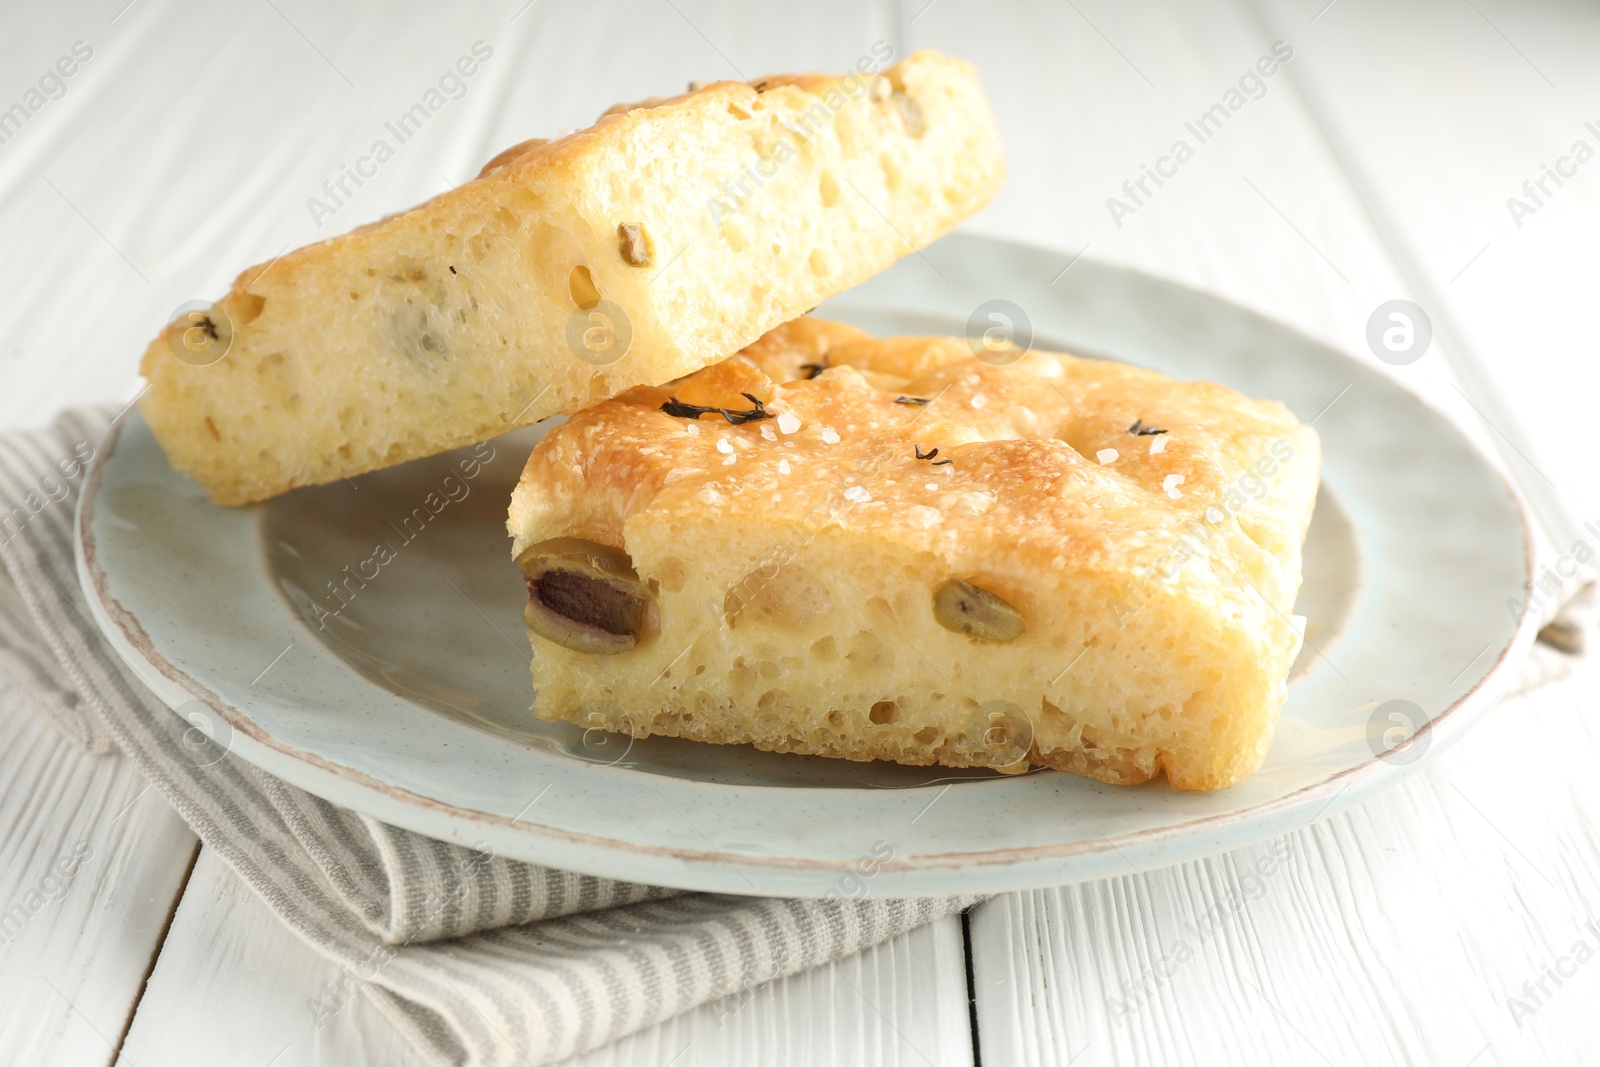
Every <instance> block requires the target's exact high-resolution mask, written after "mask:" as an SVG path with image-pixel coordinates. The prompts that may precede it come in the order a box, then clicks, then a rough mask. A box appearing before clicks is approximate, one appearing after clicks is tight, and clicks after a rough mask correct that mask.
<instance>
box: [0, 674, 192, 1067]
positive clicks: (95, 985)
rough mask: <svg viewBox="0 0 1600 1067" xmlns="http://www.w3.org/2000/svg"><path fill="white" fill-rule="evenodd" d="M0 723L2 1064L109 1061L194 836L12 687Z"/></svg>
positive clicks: (0, 699)
mask: <svg viewBox="0 0 1600 1067" xmlns="http://www.w3.org/2000/svg"><path fill="white" fill-rule="evenodd" d="M0 734H3V735H4V737H5V739H6V743H5V745H4V746H3V747H0V1062H4V1063H15V1064H28V1065H29V1067H44V1065H48V1064H63V1065H72V1067H80V1065H84V1064H96V1063H100V1064H109V1063H110V1062H111V1060H112V1054H113V1050H114V1049H115V1047H116V1045H117V1042H118V1041H119V1040H120V1038H121V1036H122V1032H123V1028H124V1027H125V1026H126V1025H127V1023H128V1020H129V1018H130V1016H131V1013H132V1011H133V1007H134V1005H135V1003H136V1001H137V1000H138V997H139V994H140V983H141V981H142V979H143V978H144V975H145V972H146V971H147V970H148V968H149V967H150V965H151V963H152V960H153V958H154V954H155V952H156V951H157V949H158V948H159V947H160V941H161V934H162V931H163V928H164V926H165V925H166V921H167V916H168V914H169V912H170V911H171V909H172V907H173V906H174V905H175V904H176V902H177V896H178V893H179V892H180V891H181V889H182V886H183V879H184V875H185V873H186V871H187V868H188V865H189V860H190V857H191V856H192V855H193V854H194V849H195V847H196V841H195V838H194V835H193V834H191V833H190V832H189V830H188V828H187V827H186V826H184V825H183V822H182V820H180V819H179V818H178V816H177V813H176V812H174V811H173V810H172V808H171V807H169V806H168V805H167V803H166V801H164V800H163V799H162V798H161V797H160V795H159V794H157V793H155V792H153V791H149V790H147V787H146V784H145V782H144V780H143V779H142V778H141V777H140V775H139V773H138V771H136V770H135V769H134V768H133V767H132V766H131V765H130V764H129V763H128V762H127V761H125V760H122V759H119V758H116V757H101V756H90V755H85V754H84V753H82V752H80V751H78V750H77V748H76V747H75V746H74V745H73V744H72V743H71V742H69V741H67V740H66V739H65V738H64V737H62V736H61V735H60V734H58V733H57V732H56V731H55V729H54V728H53V727H52V726H51V725H50V724H49V723H48V722H46V721H45V720H44V719H43V717H42V716H41V715H40V714H39V712H38V711H37V709H35V708H34V707H32V706H30V705H29V703H28V702H27V700H26V699H25V698H24V697H23V696H22V695H21V694H20V693H18V692H17V691H15V690H13V689H10V688H0Z"/></svg>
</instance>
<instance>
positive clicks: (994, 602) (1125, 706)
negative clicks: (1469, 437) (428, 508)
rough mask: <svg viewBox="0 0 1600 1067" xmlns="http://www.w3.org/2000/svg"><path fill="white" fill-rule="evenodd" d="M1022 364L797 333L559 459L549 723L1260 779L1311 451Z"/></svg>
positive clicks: (547, 587) (620, 411)
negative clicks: (1258, 773) (1255, 775)
mask: <svg viewBox="0 0 1600 1067" xmlns="http://www.w3.org/2000/svg"><path fill="white" fill-rule="evenodd" d="M1018 355H1019V354H1018V353H1017V352H1015V351H1014V350H1007V351H1004V352H1002V353H1000V354H995V353H985V354H984V358H978V357H976V356H974V355H973V353H972V351H971V350H970V349H969V348H968V346H967V344H966V343H965V342H964V341H960V340H955V339H950V338H922V337H901V338H892V339H887V340H875V339H872V338H870V337H867V336H866V335H864V334H862V333H861V332H860V331H858V330H855V329H853V328H850V327H845V326H839V325H834V324H830V323H824V322H819V321H816V320H813V319H809V318H802V319H800V320H797V321H795V322H792V323H789V324H787V325H785V326H783V327H780V328H779V329H777V330H775V331H773V332H772V333H770V334H768V335H767V336H766V337H764V338H762V339H761V341H759V342H758V343H756V344H755V345H752V346H750V347H749V348H748V349H746V350H745V351H744V352H742V353H740V354H739V355H738V356H736V357H735V358H732V359H730V360H727V361H726V362H724V363H721V364H718V365H716V366H713V367H709V368H707V369H705V370H702V371H699V372H697V373H695V374H692V375H689V376H688V377H686V378H683V379H681V380H679V381H676V382H672V383H670V384H668V385H666V386H664V387H662V388H660V389H655V388H638V389H633V390H630V391H629V392H627V393H625V394H623V395H621V396H619V397H617V398H615V399H612V400H609V401H607V402H605V403H603V404H599V405H597V406H595V407H593V408H590V409H589V410H587V411H584V412H581V413H580V414H578V415H576V416H574V417H573V418H572V419H571V420H570V421H568V422H567V423H565V424H564V425H561V426H559V427H556V428H555V429H553V430H552V431H551V432H550V434H549V435H548V436H547V437H546V438H545V439H544V440H543V441H542V442H541V443H540V444H539V445H538V447H537V448H536V449H535V450H534V452H533V455H532V456H531V457H530V458H529V460H528V465H527V468H526V470H525V471H524V473H523V475H522V480H521V483H520V484H519V485H518V487H517V489H516V492H515V494H514V495H513V497H512V502H511V512H510V519H509V528H510V530H511V534H512V536H513V538H514V542H515V543H514V551H515V553H516V554H517V557H518V561H519V563H520V564H521V566H522V568H523V572H524V575H525V576H526V578H527V582H528V586H529V592H530V599H529V603H528V608H527V612H526V615H525V621H526V622H527V624H528V626H529V629H530V633H531V637H532V641H533V645H534V648H535V652H536V655H535V662H534V682H535V687H536V690H537V694H536V699H535V704H534V709H535V711H536V713H537V714H538V715H539V716H540V717H542V718H545V719H550V720H559V719H565V720H571V721H573V722H576V723H579V724H582V725H584V726H586V727H598V728H602V729H606V730H612V731H618V732H622V733H628V734H632V735H634V736H644V735H649V734H667V735H675V736H680V737H688V738H695V739H697V740H701V741H713V742H724V743H745V742H748V743H751V744H754V745H756V746H757V747H759V748H764V749H771V750H775V751H779V752H804V753H816V754H821V755H827V756H842V757H845V758H848V759H857V760H871V759H884V760H895V761H898V762H901V763H910V764H931V763H940V764H946V765H950V766H958V767H991V768H995V769H997V770H1002V771H1013V772H1015V771H1021V770H1025V769H1026V768H1027V767H1029V766H1030V765H1043V766H1048V767H1054V768H1057V769H1060V770H1065V771H1072V772H1075V773H1079V774H1086V775H1090V776H1092V777H1094V778H1098V779H1100V780H1101V781H1105V782H1113V783H1124V784H1126V783H1137V782H1143V781H1146V780H1148V779H1150V778H1152V777H1154V776H1155V775H1157V774H1160V773H1162V772H1165V773H1166V775H1167V777H1168V779H1169V780H1170V781H1171V783H1172V784H1173V785H1174V786H1176V787H1177V788H1179V789H1215V788H1220V787H1223V786H1228V785H1231V784H1233V783H1235V782H1237V781H1239V780H1240V779H1241V778H1243V777H1245V776H1246V775H1248V774H1249V773H1250V772H1251V771H1253V770H1255V769H1256V767H1258V766H1259V765H1260V763H1261V761H1262V759H1263V758H1264V757H1265V755H1266V751H1267V747H1268V745H1269V743H1270V742H1271V739H1272V731H1273V725H1274V722H1275V720H1276V718H1277V715H1278V711H1279V709H1280V708H1281V707H1282V705H1283V702H1284V699H1285V693H1286V684H1285V679H1286V676H1287V674H1288V671H1289V667H1290V664H1291V662H1292V661H1293V660H1294V657H1295V655H1296V653H1297V651H1298V650H1299V648H1300V643H1301V634H1300V632H1299V628H1298V627H1297V626H1296V624H1295V623H1294V622H1293V621H1292V616H1291V614H1290V613H1291V610H1292V605H1293V602H1294V598H1295V593H1296V591H1297V590H1298V588H1299V585H1300V550H1301V543H1302V540H1303V538H1304V536H1305V532H1306V528H1307V525H1308V523H1309V522H1310V517H1311V510H1312V507H1313V505H1314V502H1315V497H1316V492H1317V483H1318V469H1319V464H1320V449H1319V445H1318V441H1317V436H1316V434H1315V432H1314V431H1313V430H1312V429H1311V428H1310V427H1309V426H1306V425H1303V424H1302V423H1301V422H1300V421H1299V420H1297V419H1296V418H1295V417H1294V416H1293V415H1292V414H1290V413H1289V411H1288V410H1287V409H1285V408H1284V407H1283V406H1282V405H1281V404H1277V403H1272V402H1267V401H1261V400H1252V399H1249V398H1247V397H1244V396H1241V395H1239V394H1238V393H1235V392H1233V391H1232V390H1229V389H1225V388H1223V387H1221V386H1217V385H1211V384H1207V383H1202V382H1178V381H1174V380H1172V379H1170V378H1167V377H1165V376H1163V375H1160V374H1156V373H1154V372H1151V371H1147V370H1141V369H1138V368H1134V367H1130V366H1125V365H1122V364H1118V363H1110V362H1103V361H1099V360H1087V359H1078V358H1075V357H1072V356H1066V355H1055V354H1051V353H1046V352H1029V353H1026V354H1021V355H1020V358H1016V359H1015V362H1011V363H1009V364H1007V363H1006V360H1007V359H1010V358H1012V357H1015V356H1018ZM663 405H665V407H664V406H663Z"/></svg>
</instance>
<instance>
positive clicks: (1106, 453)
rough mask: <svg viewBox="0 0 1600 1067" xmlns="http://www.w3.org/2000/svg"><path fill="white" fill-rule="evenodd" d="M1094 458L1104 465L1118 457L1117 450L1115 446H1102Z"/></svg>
mask: <svg viewBox="0 0 1600 1067" xmlns="http://www.w3.org/2000/svg"><path fill="white" fill-rule="evenodd" d="M1094 458H1095V459H1097V460H1099V461H1100V465H1101V466H1102V467H1103V466H1105V465H1106V464H1107V463H1110V462H1112V461H1113V460H1115V459H1116V458H1117V450H1116V449H1114V448H1102V449H1101V450H1100V451H1098V452H1096V453H1095V454H1094Z"/></svg>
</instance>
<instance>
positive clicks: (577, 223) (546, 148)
mask: <svg viewBox="0 0 1600 1067" xmlns="http://www.w3.org/2000/svg"><path fill="white" fill-rule="evenodd" d="M880 58H887V57H880ZM860 66H862V67H866V66H869V64H868V63H867V62H863V63H862V64H861V65H860ZM1004 170H1005V164H1004V160H1003V157H1002V154H1001V150H1000V143H999V135H998V133H997V131H996V128H995V124H994V118H993V116H992V115H991V113H990V111H989V106H988V103H987V102H986V101H985V99H984V96H983V91H982V89H981V88H980V87H979V85H978V79H977V76H976V74H975V72H974V71H973V69H972V67H971V66H970V65H969V64H967V63H965V62H962V61H960V60H956V59H948V58H945V57H943V56H941V55H939V54H937V53H933V52H919V53H917V54H915V55H913V56H911V57H909V58H908V59H906V60H905V61H904V62H902V63H899V64H898V65H896V66H893V67H890V68H888V69H886V70H884V71H883V73H881V74H876V73H867V74H862V73H860V72H851V73H847V74H846V75H844V76H843V77H829V76H823V75H800V76H780V77H773V78H767V79H763V80H762V81H758V82H755V83H753V84H750V85H746V84H742V83H734V82H720V83H717V84H714V85H710V86H706V87H702V88H697V89H694V90H693V91H691V92H689V93H688V94H686V95H683V96H678V97H674V98H672V99H667V100H652V101H647V102H646V103H644V104H640V105H635V106H632V107H620V108H613V109H612V111H611V112H608V113H607V114H606V115H605V116H604V117H602V118H601V119H600V121H599V122H597V123H596V124H595V125H594V126H592V127H590V128H589V129H586V130H581V131H579V132H577V133H573V134H571V135H569V136H566V137H563V138H561V139H560V140H557V141H551V142H541V141H528V142H525V143H524V144H520V145H517V146H516V147H515V148H512V149H510V150H508V151H506V152H503V153H501V154H500V155H499V156H498V157H496V158H495V159H494V160H492V161H491V162H490V163H489V165H488V166H486V167H485V168H484V170H483V173H482V174H481V175H479V177H478V178H476V179H475V180H473V181H469V182H467V183H466V184H465V185H462V186H461V187H460V188H457V189H454V190H452V191H450V192H446V193H443V194H441V195H440V196H438V197H435V198H434V199H433V200H430V201H428V202H427V203H425V204H423V205H422V206H420V207H418V208H416V209H414V210H411V211H407V212H404V213H402V214H399V215H395V216H392V217H390V218H388V219H385V220H383V221H381V222H378V223H376V224H373V225H370V226H366V227H363V228H361V229H358V230H356V231H354V232H352V233H350V234H347V235H345V236H342V237H336V238H333V239H331V240H327V241H323V242H321V243H319V244H314V245H310V246H308V247H306V248H302V249H299V250H298V251H295V252H291V253H289V254H288V255H285V256H283V257H281V258H280V259H277V260H274V261H273V262H271V263H267V264H263V265H260V266H256V267H252V268H251V269H249V270H247V271H245V272H244V273H243V274H241V275H240V276H239V278H238V279H237V280H236V281H235V282H234V285H233V290H232V291H231V292H230V293H229V294H228V295H227V296H225V297H223V298H222V299H221V300H220V301H218V302H217V304H216V305H214V306H213V307H211V308H209V309H205V310H197V311H195V312H193V313H191V314H189V315H187V316H185V317H183V318H181V319H179V320H178V321H176V322H175V323H174V324H173V325H172V326H170V327H169V328H168V329H167V330H166V331H165V332H164V333H163V334H162V336H160V337H158V338H157V339H156V340H155V341H154V342H152V343H151V345H150V347H149V349H148V350H147V351H146V353H145V356H144V361H143V363H142V364H141V371H142V373H143V374H144V376H145V377H146V379H148V381H149V388H148V391H147V392H146V393H145V395H144V397H143V399H142V401H141V404H140V407H141V410H142V412H143V414H144V417H145V419H146V421H147V422H148V423H149V425H150V427H151V429H152V431H153V432H154V433H155V435H156V438H157V440H159V441H160V443H161V446H162V448H163V449H164V450H165V451H166V454H167V457H168V459H169V460H170V461H171V462H172V464H173V466H175V467H176V468H178V469H179V470H182V471H184V472H185V473H187V474H189V475H191V476H192V477H194V478H195V479H196V480H197V481H199V482H200V484H201V485H202V486H204V487H205V489H206V490H207V492H209V493H210V495H211V497H212V499H213V500H215V501H217V502H218V503H223V504H240V503H246V502H249V501H254V500H260V499H263V498H265V497H269V496H272V495H275V494H277V493H281V492H284V491H285V490H288V489H292V488H294V487H296V486H301V485H312V484H318V483H323V482H330V481H336V480H338V479H339V478H341V477H346V476H349V475H353V474H356V473H359V472H362V471H367V470H372V469H374V468H377V467H383V466H388V465H391V464H394V463H399V462H401V461H403V460H408V459H414V458H417V457H420V456H425V455H429V454H432V453H436V452H441V451H444V450H446V449H449V448H453V447H456V446H458V445H462V444H465V443H469V442H473V441H481V440H485V439H487V438H490V437H494V436H495V435H497V434H501V433H504V432H506V431H507V430H510V429H513V428H515V427H517V426H523V425H528V424H530V423H533V422H536V421H538V420H540V419H543V418H545V417H547V416H549V415H552V414H555V413H558V412H569V411H575V410H577V409H579V408H581V407H584V406H585V405H587V404H591V403H593V402H595V401H597V400H600V399H603V398H605V397H607V396H611V395H613V394H615V393H617V392H619V391H621V390H623V389H626V388H629V387H631V386H635V385H640V384H648V383H659V382H664V381H667V380H668V379H671V378H676V377H678V376H680V375H683V374H687V373H689V372H691V371H694V370H697V369H699V368H701V367H703V366H705V365H707V364H709V363H711V362H713V361H715V360H719V359H723V358H725V357H727V356H728V355H730V354H731V353H733V352H735V351H737V350H738V349H739V348H740V347H742V346H744V345H747V344H749V343H751V342H752V341H754V340H756V339H757V338H758V337H760V336H761V334H762V333H763V332H765V331H766V330H769V329H771V328H772V327H774V326H777V325H778V324H780V323H782V322H784V321H786V320H788V319H790V318H793V317H794V316H796V315H798V314H800V313H801V312H803V311H805V310H806V309H807V308H810V307H813V306H815V305H816V304H817V303H818V302H819V301H821V300H823V299H824V298H826V297H828V296H830V295H832V294H834V293H838V292H840V291H842V290H844V289H847V288H849V287H850V286H852V285H854V284H856V283H857V282H860V281H862V280H863V279H865V278H868V277H871V276H872V275H874V274H877V273H878V272H879V271H881V270H883V269H884V268H885V267H887V266H889V265H890V264H891V263H893V262H894V260H895V259H896V258H897V257H899V256H903V255H906V254H908V253H910V252H911V251H913V249H914V248H917V247H920V246H922V245H925V244H927V243H928V242H930V241H932V240H933V239H934V238H936V237H938V236H940V235H941V234H943V233H945V232H946V231H947V230H949V229H950V228H951V227H953V226H954V225H955V224H956V223H957V222H959V221H960V220H962V219H963V218H965V217H966V216H968V215H970V214H971V213H972V212H974V211H976V210H977V209H978V208H979V207H981V206H982V205H983V204H984V203H985V202H987V201H988V200H989V199H990V197H991V196H993V195H994V193H995V191H996V190H997V189H998V188H999V185H1000V181H1001V179H1002V177H1003V176H1004ZM346 191H347V192H349V191H350V190H349V189H348V188H347V189H346Z"/></svg>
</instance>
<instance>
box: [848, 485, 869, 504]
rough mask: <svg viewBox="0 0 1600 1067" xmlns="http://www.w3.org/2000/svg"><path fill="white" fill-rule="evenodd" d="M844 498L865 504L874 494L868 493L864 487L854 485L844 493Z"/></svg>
mask: <svg viewBox="0 0 1600 1067" xmlns="http://www.w3.org/2000/svg"><path fill="white" fill-rule="evenodd" d="M844 498H845V499H846V500H854V501H855V502H856V503H857V504H865V503H866V502H867V501H869V500H871V499H872V494H871V493H869V492H867V490H866V488H865V487H864V486H860V485H852V486H851V487H850V488H848V489H846V490H845V491H844Z"/></svg>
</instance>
